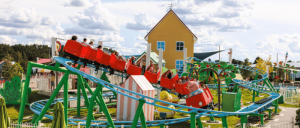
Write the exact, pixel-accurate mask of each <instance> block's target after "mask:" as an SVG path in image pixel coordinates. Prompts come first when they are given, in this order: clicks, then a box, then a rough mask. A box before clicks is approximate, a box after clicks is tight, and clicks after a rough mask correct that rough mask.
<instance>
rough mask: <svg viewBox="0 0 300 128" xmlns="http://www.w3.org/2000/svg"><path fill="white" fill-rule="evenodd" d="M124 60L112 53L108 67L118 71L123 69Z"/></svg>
mask: <svg viewBox="0 0 300 128" xmlns="http://www.w3.org/2000/svg"><path fill="white" fill-rule="evenodd" d="M125 66H126V61H122V60H119V59H118V58H117V56H116V55H115V54H114V53H112V54H111V57H110V67H111V68H113V69H116V70H119V71H124V69H125Z"/></svg>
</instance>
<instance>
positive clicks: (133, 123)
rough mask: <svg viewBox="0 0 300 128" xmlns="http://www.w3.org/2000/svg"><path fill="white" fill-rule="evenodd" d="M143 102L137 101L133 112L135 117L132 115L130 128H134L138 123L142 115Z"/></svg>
mask: <svg viewBox="0 0 300 128" xmlns="http://www.w3.org/2000/svg"><path fill="white" fill-rule="evenodd" d="M145 102H146V101H145V100H143V99H139V105H138V107H137V109H136V112H135V115H134V118H133V121H132V125H131V128H136V126H137V124H138V121H139V117H140V115H141V114H142V110H143V105H144V103H145ZM144 118H145V117H144Z"/></svg>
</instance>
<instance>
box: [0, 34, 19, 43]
mask: <svg viewBox="0 0 300 128" xmlns="http://www.w3.org/2000/svg"><path fill="white" fill-rule="evenodd" d="M15 42H17V40H16V39H12V38H10V37H9V36H4V35H0V43H2V44H8V45H12V44H13V43H15Z"/></svg>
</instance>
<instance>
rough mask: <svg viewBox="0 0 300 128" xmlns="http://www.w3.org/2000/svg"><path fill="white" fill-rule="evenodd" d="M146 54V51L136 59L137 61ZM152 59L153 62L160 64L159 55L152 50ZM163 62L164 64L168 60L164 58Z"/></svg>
mask: <svg viewBox="0 0 300 128" xmlns="http://www.w3.org/2000/svg"><path fill="white" fill-rule="evenodd" d="M146 54H147V53H146V52H143V53H142V54H141V55H140V56H139V57H138V58H136V59H135V61H139V60H140V59H141V58H143V56H144V55H146ZM150 60H152V62H153V63H155V64H158V61H159V56H158V55H157V54H156V53H155V52H150ZM162 63H163V64H164V63H166V61H165V60H164V59H163V60H162Z"/></svg>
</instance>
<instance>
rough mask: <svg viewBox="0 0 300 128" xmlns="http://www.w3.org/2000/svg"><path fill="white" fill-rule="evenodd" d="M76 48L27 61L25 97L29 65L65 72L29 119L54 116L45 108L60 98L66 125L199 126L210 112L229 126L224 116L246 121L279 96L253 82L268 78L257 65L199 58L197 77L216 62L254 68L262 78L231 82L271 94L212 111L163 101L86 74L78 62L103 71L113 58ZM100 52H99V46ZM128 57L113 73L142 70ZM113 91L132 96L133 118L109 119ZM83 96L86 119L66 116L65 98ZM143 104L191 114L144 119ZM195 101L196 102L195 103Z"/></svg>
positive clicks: (125, 74)
mask: <svg viewBox="0 0 300 128" xmlns="http://www.w3.org/2000/svg"><path fill="white" fill-rule="evenodd" d="M73 43H76V47H77V46H78V47H77V50H78V49H85V48H80V47H86V46H85V45H81V44H78V43H77V42H72V44H73ZM67 44H71V43H70V42H69V43H68V42H67ZM74 46H75V45H74ZM73 48H74V47H73V46H71V47H69V46H65V48H64V51H65V52H68V51H70V50H71V49H73ZM90 50H91V49H90ZM159 51H162V49H160V50H159ZM79 52H80V51H79ZM79 52H78V51H77V52H76V51H75V52H74V51H72V52H70V53H69V54H71V53H73V54H72V55H70V56H71V59H74V60H71V59H66V58H63V57H57V56H54V57H53V59H54V60H55V61H56V64H55V66H54V67H53V66H46V65H41V64H36V63H32V62H29V63H28V70H27V74H26V80H25V87H24V92H25V93H23V96H22V97H25V96H27V95H28V94H27V93H26V92H27V90H26V89H28V86H29V81H30V76H31V70H30V69H32V67H39V68H45V69H49V70H53V71H59V72H63V73H65V74H64V76H63V78H62V79H61V81H60V82H59V84H58V85H57V88H56V89H55V91H54V92H53V94H52V95H51V97H50V98H49V100H42V101H37V102H34V103H32V104H31V105H30V109H31V110H32V111H33V112H34V113H35V115H34V118H33V120H32V122H33V123H38V121H39V120H41V119H42V118H43V117H44V116H45V117H47V118H49V119H53V117H52V116H51V115H47V114H46V112H47V110H48V109H49V107H50V106H51V105H53V104H55V103H56V102H58V101H60V102H64V111H65V115H64V117H65V120H66V121H67V122H66V125H68V124H74V125H77V124H78V123H79V122H81V125H86V127H90V126H100V127H112V128H114V127H122V126H123V127H132V128H135V127H143V128H145V127H147V126H160V127H163V126H164V125H169V124H174V123H180V122H184V121H188V120H191V122H190V124H191V126H190V127H191V128H195V127H196V122H197V124H198V126H199V127H202V123H201V119H200V118H201V116H211V117H221V118H222V122H223V127H228V126H227V119H226V117H227V116H230V115H240V116H241V122H242V123H241V124H242V125H243V124H244V123H245V122H247V121H246V118H247V115H249V114H258V113H259V112H261V111H264V110H265V109H266V108H267V107H269V106H271V105H272V103H273V101H276V99H278V98H279V97H280V94H278V93H276V91H275V90H274V89H273V88H272V86H268V88H266V87H264V89H260V88H259V87H258V86H257V85H256V83H257V82H260V81H264V80H265V79H267V76H268V75H267V73H266V72H265V71H263V70H260V69H256V68H253V67H248V66H244V65H227V64H225V63H220V64H216V63H210V62H203V61H202V62H199V64H198V66H199V65H200V68H199V69H198V70H196V68H194V67H192V68H190V70H189V71H190V72H189V73H190V74H191V73H192V72H193V71H195V72H197V75H196V76H197V78H198V79H199V80H207V79H209V78H208V77H207V75H206V74H207V73H209V70H208V68H209V67H211V68H213V69H216V68H217V67H218V65H220V66H222V67H223V68H224V69H223V70H226V69H228V70H233V69H244V70H249V71H252V72H255V73H256V74H257V75H260V76H262V77H261V79H256V80H254V81H243V80H237V79H232V81H233V82H234V84H235V86H236V87H235V88H237V87H238V86H243V87H246V88H249V89H252V90H253V91H256V92H260V93H266V94H269V95H270V96H269V97H268V98H267V99H264V100H262V101H259V102H255V103H253V104H251V105H249V106H247V107H243V108H241V109H240V110H237V111H235V112H225V111H214V110H209V109H203V108H198V107H202V105H200V102H198V103H193V104H195V105H191V106H184V105H179V104H174V103H169V102H166V101H162V100H159V99H155V98H153V97H150V96H146V95H143V94H141V93H137V92H134V91H130V90H129V89H126V88H122V87H120V86H117V85H114V84H111V83H109V82H107V80H103V79H101V78H96V77H94V76H92V75H89V74H86V73H84V72H82V71H80V70H78V69H79V68H80V66H81V65H85V66H88V67H91V68H97V66H100V67H98V68H99V69H100V70H102V71H105V72H109V71H110V70H114V69H113V68H112V66H111V65H112V63H113V62H115V61H110V59H111V58H110V59H109V61H108V62H109V63H108V64H106V62H103V63H99V62H97V58H98V59H102V57H101V56H98V54H97V56H96V62H97V63H96V62H95V60H94V61H92V60H88V59H86V58H85V57H87V53H88V52H89V51H84V53H86V55H83V54H82V53H79ZM99 52H101V50H100V51H99ZM99 55H100V54H99ZM83 56H84V57H83ZM109 56H111V55H109ZM160 56H162V54H160ZM192 59H194V60H195V58H192ZM104 60H105V61H107V59H104ZM131 61H132V60H131ZM131 61H129V62H127V64H126V63H125V69H126V70H125V69H124V70H122V69H119V70H118V69H116V71H115V72H113V74H115V75H118V76H121V77H123V78H127V77H128V75H130V74H131V75H132V73H133V74H135V75H140V73H141V72H140V71H139V70H138V69H134V68H136V67H134V68H132V69H130V68H129V67H130V66H134V65H133V64H132V62H131ZM160 61H161V60H160ZM110 62H111V63H110ZM76 63H78V66H77V67H73V66H71V65H74V64H76ZM60 64H62V65H64V66H65V67H66V68H65V69H64V68H60V67H59V65H60ZM117 64H119V63H117ZM188 64H190V65H192V64H191V63H188ZM120 65H121V66H124V63H120ZM207 65H209V66H208V67H207ZM160 66H161V65H160ZM194 66H195V65H194ZM117 67H118V66H117ZM205 67H206V68H205ZM115 68H116V67H115ZM137 68H139V67H137ZM181 68H183V67H181ZM183 71H184V70H183ZM129 72H132V73H129ZM69 74H75V75H77V77H78V88H77V97H75V98H68V82H67V81H68V75H69ZM158 74H159V73H158ZM184 74H186V73H184ZM176 76H177V77H179V76H178V74H176V75H175V77H176ZM189 76H190V75H189ZM230 76H231V77H233V75H231V74H230ZM152 77H154V78H157V75H153V76H152ZM152 77H151V78H152ZM83 78H87V79H89V80H91V81H93V82H94V83H97V84H98V86H97V88H96V90H95V91H92V90H91V88H90V87H89V85H88V84H87V82H86V81H85V80H84V79H83ZM162 78H163V77H161V80H160V84H161V85H162V83H163V79H162ZM147 79H148V78H147ZM148 80H149V79H148ZM158 80H159V79H158ZM215 80H216V79H215ZM219 80H220V79H219V77H218V81H216V82H218V87H219V88H220V82H219ZM228 80H229V79H227V81H228ZM230 80H231V79H230ZM172 82H174V81H173V79H172V80H171V81H169V82H167V83H172ZM216 82H215V83H216ZM229 82H230V81H229ZM226 83H228V82H226ZM63 85H64V98H63V99H55V97H56V95H57V94H58V92H59V90H60V89H61V88H62V86H63ZM167 86H169V87H170V89H172V87H173V86H172V85H171V86H170V84H168V85H167ZM103 87H105V88H107V89H109V90H111V91H112V92H113V93H109V94H106V93H104V92H103V90H102V89H103ZM85 88H87V89H88V91H89V92H90V93H91V96H90V97H89V96H88V95H87V93H86V90H85ZM173 88H174V87H173ZM175 89H176V86H175ZM80 90H81V91H82V95H83V97H81V92H80ZM208 90H209V89H208V88H207V90H204V91H206V92H207V91H208ZM116 94H118V95H123V96H124V97H127V98H130V99H131V100H134V101H137V102H138V105H137V109H136V112H135V116H134V118H133V120H132V121H113V120H112V118H111V115H110V114H109V112H108V109H107V106H106V104H105V102H104V98H116V96H115V95H116ZM203 94H204V93H203ZM208 94H209V93H206V95H208ZM183 95H185V94H183ZM82 98H83V99H84V101H85V104H86V106H87V108H88V116H87V119H86V120H81V119H71V118H68V113H67V112H68V101H70V100H77V106H80V99H82ZM201 98H203V97H201ZM210 98H212V96H210ZM24 100H25V99H22V102H21V106H20V113H19V119H18V122H19V123H20V122H21V121H22V119H23V114H24V107H25V101H24ZM94 101H96V103H97V105H98V106H99V108H101V110H102V111H103V112H104V114H105V116H106V118H107V121H99V120H94V116H93V108H94ZM187 101H188V100H187ZM158 102H162V103H165V104H168V105H173V106H174V107H175V108H179V109H173V108H168V107H167V106H162V105H160V104H157V103H158ZM202 103H204V102H202V101H201V104H202ZM208 103H209V102H208ZM144 104H147V105H150V106H155V107H160V108H164V109H168V110H172V111H176V112H181V113H186V114H190V117H185V118H179V119H167V120H154V121H146V120H145V114H144V110H143V109H142V108H143V106H144ZM187 104H189V103H187ZM197 104H198V105H199V106H197ZM184 109H188V110H189V111H185V110H184ZM80 111H81V108H80V107H77V116H80ZM139 120H140V121H139ZM115 124H116V125H115ZM120 124H123V125H120Z"/></svg>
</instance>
